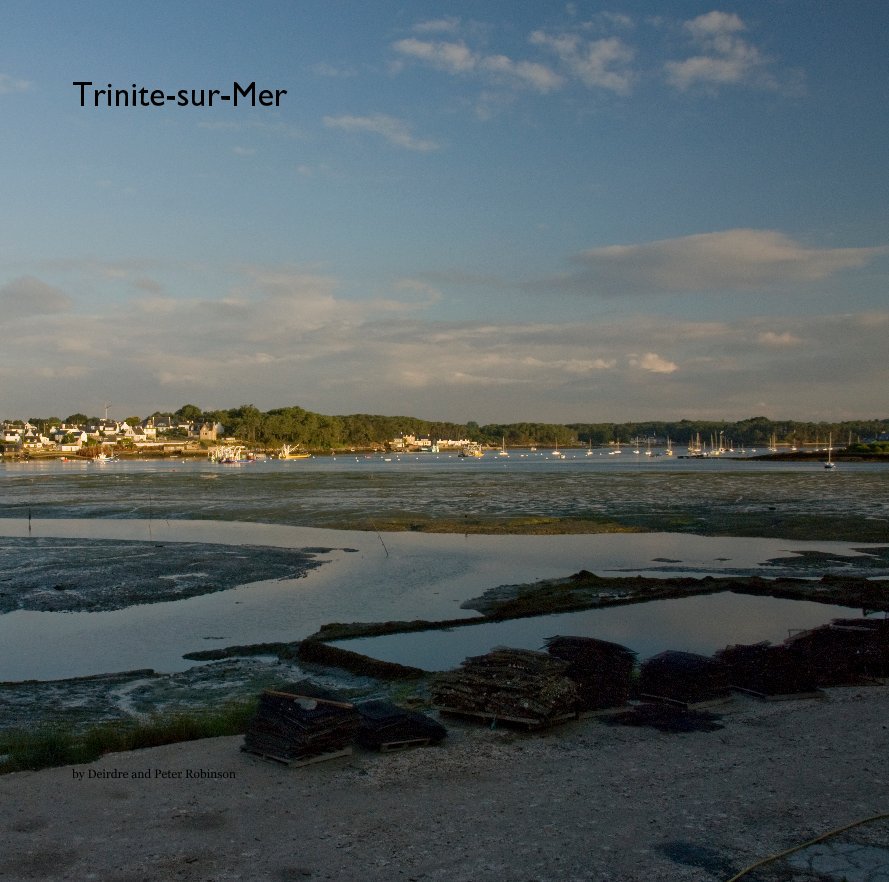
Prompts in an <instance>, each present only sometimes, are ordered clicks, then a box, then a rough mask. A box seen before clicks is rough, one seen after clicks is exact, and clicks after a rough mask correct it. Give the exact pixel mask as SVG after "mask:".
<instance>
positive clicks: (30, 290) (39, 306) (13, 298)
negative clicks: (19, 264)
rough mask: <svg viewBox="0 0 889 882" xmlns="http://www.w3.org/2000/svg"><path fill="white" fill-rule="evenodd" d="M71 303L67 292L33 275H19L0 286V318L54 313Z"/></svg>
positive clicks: (61, 310) (63, 309)
mask: <svg viewBox="0 0 889 882" xmlns="http://www.w3.org/2000/svg"><path fill="white" fill-rule="evenodd" d="M72 305H73V301H72V300H71V298H70V297H69V296H68V295H67V294H65V293H64V292H63V291H60V290H59V289H58V288H54V287H53V286H52V285H47V284H46V282H42V281H40V279H38V278H35V277H34V276H21V277H20V278H18V279H13V280H12V281H11V282H7V284H5V285H4V286H3V287H2V288H0V318H7V319H16V318H29V317H31V316H41V315H54V314H57V313H60V312H66V311H67V310H69V309H71V307H72Z"/></svg>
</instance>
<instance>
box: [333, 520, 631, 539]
mask: <svg viewBox="0 0 889 882" xmlns="http://www.w3.org/2000/svg"><path fill="white" fill-rule="evenodd" d="M330 526H331V527H332V529H336V530H361V531H373V532H378V533H405V532H413V533H465V534H472V535H484V536H567V535H575V534H586V533H642V532H648V531H647V530H645V528H643V527H634V526H630V525H626V524H620V523H618V522H617V521H614V520H610V519H604V518H574V517H512V518H503V517H478V516H472V517H470V516H469V515H467V516H465V517H462V518H440V517H428V516H425V515H419V516H417V515H402V516H398V515H386V516H384V517H381V518H374V519H369V518H366V517H356V518H354V519H350V518H343V519H340V520H338V521H337V522H336V523H335V524H333V525H330Z"/></svg>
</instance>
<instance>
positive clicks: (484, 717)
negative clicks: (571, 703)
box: [438, 707, 577, 729]
mask: <svg viewBox="0 0 889 882" xmlns="http://www.w3.org/2000/svg"><path fill="white" fill-rule="evenodd" d="M438 711H439V713H442V714H448V715H449V716H452V717H466V718H469V719H474V720H481V721H482V722H485V723H488V724H489V725H490V726H491V728H492V729H494V728H495V727H496V726H497V724H498V723H506V724H507V725H510V726H524V727H525V728H527V729H546V728H548V727H549V726H555V725H558V724H559V723H566V722H567V721H568V720H576V719H577V714H576V713H570V714H561V715H559V716H557V717H550V718H549V719H546V720H538V719H535V718H533V717H504V716H501V715H500V714H494V713H491V712H489V711H469V710H461V709H460V708H456V707H439V708H438Z"/></svg>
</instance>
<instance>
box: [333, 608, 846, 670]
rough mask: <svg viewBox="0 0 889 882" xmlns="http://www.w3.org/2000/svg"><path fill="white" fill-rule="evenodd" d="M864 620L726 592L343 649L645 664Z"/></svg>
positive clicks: (396, 655)
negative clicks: (505, 650)
mask: <svg viewBox="0 0 889 882" xmlns="http://www.w3.org/2000/svg"><path fill="white" fill-rule="evenodd" d="M860 615H861V610H859V609H852V608H850V607H845V606H831V605H828V604H823V603H807V602H803V601H798V600H784V599H781V598H774V597H754V596H749V595H744V594H735V593H732V592H723V593H720V594H709V595H704V596H697V597H684V598H680V599H676V600H657V601H652V602H651V603H643V604H632V605H628V606H621V607H610V608H608V609H598V610H584V611H582V612H572V613H561V614H559V615H551V616H541V617H536V618H529V619H516V620H514V621H508V622H497V623H494V624H484V625H471V626H466V627H457V628H452V629H450V630H448V631H425V632H422V633H412V634H392V635H386V636H383V637H368V638H359V639H355V640H343V641H340V642H339V643H338V644H337V645H339V646H342V647H343V648H344V649H350V650H352V651H354V652H360V653H362V654H363V655H368V656H370V657H372V658H376V659H381V660H383V661H389V662H397V663H399V664H403V665H410V666H412V667H418V668H423V669H424V670H432V671H443V670H448V669H450V668H454V667H456V666H457V665H458V664H459V663H460V662H461V661H462V660H463V659H464V658H466V657H467V656H471V655H482V654H484V653H486V652H489V651H490V650H491V649H493V648H494V647H496V646H510V647H514V648H517V649H541V648H543V645H544V640H545V638H547V637H552V636H555V635H557V634H560V635H572V636H578V637H595V638H597V639H599V640H610V641H611V642H613V643H620V644H621V645H623V646H626V647H628V648H629V649H632V650H633V651H634V652H637V653H638V654H639V658H640V660H644V659H646V658H649V657H650V656H652V655H656V654H657V653H659V652H663V651H664V650H667V649H677V650H683V651H685V652H697V653H701V654H703V655H711V654H712V653H713V652H715V651H716V650H719V649H723V648H724V647H726V646H728V645H731V644H733V643H746V644H749V643H758V642H760V641H762V640H768V641H769V642H771V643H780V642H781V641H782V640H784V639H785V638H786V637H787V636H788V635H789V633H790V632H792V631H796V630H804V629H807V628H814V627H817V626H819V625H823V624H826V623H828V622H830V621H831V619H835V618H842V617H846V618H849V617H855V616H860Z"/></svg>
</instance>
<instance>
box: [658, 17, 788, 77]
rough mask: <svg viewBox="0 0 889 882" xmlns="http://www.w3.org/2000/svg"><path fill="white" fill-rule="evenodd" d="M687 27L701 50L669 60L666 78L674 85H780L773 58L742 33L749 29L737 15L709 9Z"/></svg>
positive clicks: (693, 41)
mask: <svg viewBox="0 0 889 882" xmlns="http://www.w3.org/2000/svg"><path fill="white" fill-rule="evenodd" d="M685 29H686V31H687V33H688V34H689V36H690V38H691V40H692V43H693V44H694V45H695V47H696V48H697V49H698V50H700V51H699V54H697V55H693V56H690V57H689V58H686V59H685V60H683V61H669V62H667V64H666V65H665V69H666V72H667V80H668V82H669V83H670V84H671V85H672V86H674V87H675V88H677V89H679V90H681V91H686V90H688V89H690V88H692V87H694V86H698V85H701V86H705V87H711V88H712V87H716V86H725V85H740V84H746V85H753V86H757V87H759V88H767V89H774V88H777V85H778V83H777V80H776V79H775V77H774V75H773V74H772V73H771V71H770V70H769V68H770V65H771V63H772V62H771V59H769V58H767V57H766V56H764V55H763V54H762V53H761V52H760V50H759V49H757V48H756V46H754V45H752V44H751V43H749V42H748V41H747V40H745V39H744V38H743V37H741V36H740V34H741V33H743V32H744V31H746V29H747V28H746V25H745V24H744V22H743V21H742V20H741V19H740V18H739V17H738V16H737V15H735V14H733V13H725V12H717V11H714V12H708V13H706V14H705V15H700V16H698V17H697V18H694V19H692V20H690V21H687V22H685Z"/></svg>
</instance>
